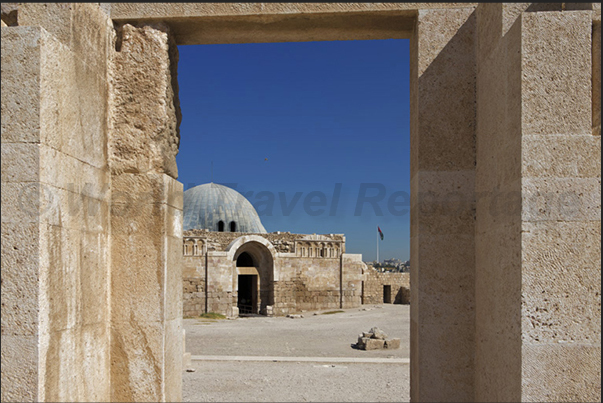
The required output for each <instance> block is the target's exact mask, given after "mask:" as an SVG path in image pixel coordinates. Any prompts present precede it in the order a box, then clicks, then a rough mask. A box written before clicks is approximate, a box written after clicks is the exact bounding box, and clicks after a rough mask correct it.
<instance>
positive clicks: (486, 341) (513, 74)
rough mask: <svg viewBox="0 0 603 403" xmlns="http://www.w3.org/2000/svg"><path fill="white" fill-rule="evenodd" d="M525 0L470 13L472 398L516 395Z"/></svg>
mask: <svg viewBox="0 0 603 403" xmlns="http://www.w3.org/2000/svg"><path fill="white" fill-rule="evenodd" d="M528 6H529V4H500V3H496V4H494V3H492V4H480V5H479V6H478V8H477V10H476V14H477V26H478V30H477V53H478V54H477V133H476V145H477V164H476V183H475V189H476V196H477V204H476V215H477V221H476V240H475V245H476V278H475V284H476V286H475V304H476V352H475V400H476V401H520V399H521V382H520V381H521V319H520V313H521V312H520V311H521V162H520V161H521V124H520V121H521V52H520V46H521V29H520V28H521V27H520V26H519V24H517V23H515V21H516V19H517V17H518V16H519V15H520V14H521V12H523V11H524V10H525V8H527V7H528Z"/></svg>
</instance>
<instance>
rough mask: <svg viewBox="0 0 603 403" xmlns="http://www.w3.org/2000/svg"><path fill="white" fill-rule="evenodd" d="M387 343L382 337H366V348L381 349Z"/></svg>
mask: <svg viewBox="0 0 603 403" xmlns="http://www.w3.org/2000/svg"><path fill="white" fill-rule="evenodd" d="M384 345H385V340H381V339H364V349H365V350H380V349H382V348H383V346H384Z"/></svg>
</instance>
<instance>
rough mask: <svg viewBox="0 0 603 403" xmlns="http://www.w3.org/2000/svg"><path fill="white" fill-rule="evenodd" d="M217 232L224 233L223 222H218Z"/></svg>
mask: <svg viewBox="0 0 603 403" xmlns="http://www.w3.org/2000/svg"><path fill="white" fill-rule="evenodd" d="M218 231H219V232H224V221H218Z"/></svg>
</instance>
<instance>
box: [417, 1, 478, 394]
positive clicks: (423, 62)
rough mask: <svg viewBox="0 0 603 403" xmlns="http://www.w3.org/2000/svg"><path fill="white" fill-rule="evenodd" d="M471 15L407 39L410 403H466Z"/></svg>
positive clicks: (458, 12) (426, 26)
mask: <svg viewBox="0 0 603 403" xmlns="http://www.w3.org/2000/svg"><path fill="white" fill-rule="evenodd" d="M474 37H475V16H474V8H473V7H468V8H462V9H455V10H450V9H449V10H419V12H418V16H417V23H416V26H415V30H414V32H413V35H412V38H411V77H410V78H411V80H410V82H411V87H410V88H411V89H410V96H411V103H410V104H411V117H412V118H411V203H412V207H413V208H412V210H411V259H410V261H411V293H412V295H411V357H410V358H411V400H412V401H457V402H460V401H470V400H472V399H473V398H474V395H473V351H474V350H473V346H474V333H475V310H474V300H473V295H474V281H475V248H474V243H475V240H474V232H475V228H474V222H475V214H474V208H475V203H474V181H475V44H474Z"/></svg>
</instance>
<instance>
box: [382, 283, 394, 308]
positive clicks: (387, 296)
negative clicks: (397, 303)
mask: <svg viewBox="0 0 603 403" xmlns="http://www.w3.org/2000/svg"><path fill="white" fill-rule="evenodd" d="M383 303H384V304H391V303H392V286H391V285H384V286H383Z"/></svg>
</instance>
